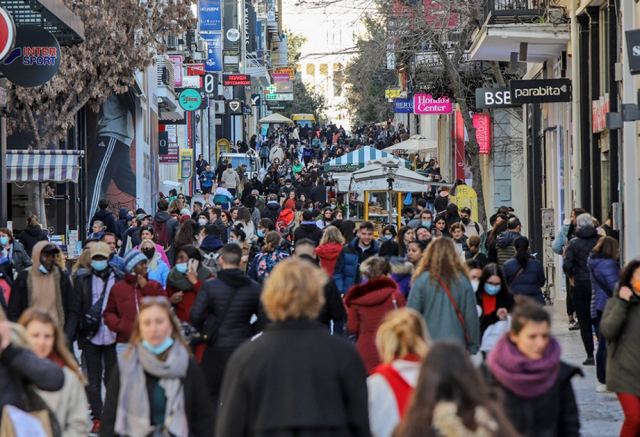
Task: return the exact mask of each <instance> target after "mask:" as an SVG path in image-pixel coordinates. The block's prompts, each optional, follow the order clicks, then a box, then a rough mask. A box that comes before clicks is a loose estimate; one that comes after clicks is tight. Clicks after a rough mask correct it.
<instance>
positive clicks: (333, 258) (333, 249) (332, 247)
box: [316, 243, 342, 276]
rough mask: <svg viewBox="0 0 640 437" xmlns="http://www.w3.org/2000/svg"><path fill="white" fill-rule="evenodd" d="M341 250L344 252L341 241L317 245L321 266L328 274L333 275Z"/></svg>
mask: <svg viewBox="0 0 640 437" xmlns="http://www.w3.org/2000/svg"><path fill="white" fill-rule="evenodd" d="M340 252H342V245H341V244H339V243H325V244H322V245H320V246H318V247H316V255H318V259H319V260H320V266H321V267H322V268H323V269H324V271H325V272H327V275H329V276H333V271H334V270H335V267H336V262H338V257H339V256H340Z"/></svg>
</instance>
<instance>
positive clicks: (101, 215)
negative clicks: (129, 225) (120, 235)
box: [89, 199, 117, 234]
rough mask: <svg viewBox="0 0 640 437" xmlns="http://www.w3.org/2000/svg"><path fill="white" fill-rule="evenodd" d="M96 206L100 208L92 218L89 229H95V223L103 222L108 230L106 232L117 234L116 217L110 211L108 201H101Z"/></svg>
mask: <svg viewBox="0 0 640 437" xmlns="http://www.w3.org/2000/svg"><path fill="white" fill-rule="evenodd" d="M96 205H97V206H98V210H97V211H96V212H95V214H93V215H92V216H91V221H90V222H89V227H93V223H94V222H96V221H101V222H102V224H103V225H104V226H105V228H106V229H105V231H106V232H112V233H114V234H115V233H116V231H117V229H116V216H115V215H113V213H112V212H111V211H109V201H108V200H107V199H100V200H99V201H98V202H97V203H96Z"/></svg>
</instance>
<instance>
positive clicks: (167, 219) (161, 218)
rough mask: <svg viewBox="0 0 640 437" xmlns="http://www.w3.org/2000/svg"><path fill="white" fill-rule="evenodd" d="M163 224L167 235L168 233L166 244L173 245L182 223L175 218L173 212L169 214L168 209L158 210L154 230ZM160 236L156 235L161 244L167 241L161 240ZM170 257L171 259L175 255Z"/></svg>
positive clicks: (154, 218) (154, 220)
mask: <svg viewBox="0 0 640 437" xmlns="http://www.w3.org/2000/svg"><path fill="white" fill-rule="evenodd" d="M162 224H164V226H166V235H167V241H166V245H167V246H173V241H174V240H175V237H176V234H177V233H178V226H180V224H179V223H178V220H176V219H175V218H173V217H172V216H171V214H169V213H168V212H167V211H158V212H156V215H155V216H154V217H153V223H152V226H153V228H154V231H155V230H156V229H157V227H158V226H161V225H162ZM156 233H157V232H156ZM159 237H160V236H159V235H156V236H155V238H156V241H157V242H158V243H159V244H160V245H163V243H165V242H162V241H160V240H159V239H158V238H159ZM167 256H169V255H167ZM169 258H170V259H171V258H173V257H172V256H169Z"/></svg>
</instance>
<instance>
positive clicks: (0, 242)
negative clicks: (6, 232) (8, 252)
mask: <svg viewBox="0 0 640 437" xmlns="http://www.w3.org/2000/svg"><path fill="white" fill-rule="evenodd" d="M7 244H9V237H6V236H5V237H0V246H6V245H7Z"/></svg>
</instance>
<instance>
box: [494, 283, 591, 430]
mask: <svg viewBox="0 0 640 437" xmlns="http://www.w3.org/2000/svg"><path fill="white" fill-rule="evenodd" d="M561 354H562V351H561V348H560V344H559V343H558V341H557V340H556V339H555V338H554V337H552V336H551V318H550V316H549V313H547V312H546V311H545V310H544V308H543V307H542V306H541V305H540V304H538V303H537V302H535V301H534V300H532V299H531V298H528V297H526V296H516V306H515V309H514V311H513V314H512V321H511V328H510V329H509V333H508V334H507V335H505V336H503V337H502V338H501V339H500V340H499V341H498V343H497V344H496V345H495V347H494V348H493V349H492V350H491V352H490V353H489V356H488V357H487V370H488V371H487V372H486V377H487V380H488V381H489V383H490V385H492V386H493V387H495V388H496V389H498V390H499V393H500V394H501V395H502V396H501V399H502V406H503V407H504V409H505V412H506V414H507V416H508V417H509V420H511V423H512V424H513V425H514V427H515V428H516V430H517V431H518V432H519V433H520V434H521V435H522V436H525V437H537V436H557V437H565V436H566V437H574V436H575V437H577V436H579V435H580V419H579V416H578V407H577V405H576V398H575V393H574V391H573V387H572V386H571V379H572V378H573V377H574V376H576V375H582V372H581V370H580V369H579V368H577V367H575V366H572V365H570V364H566V363H564V362H563V361H561V360H560V356H561Z"/></svg>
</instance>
